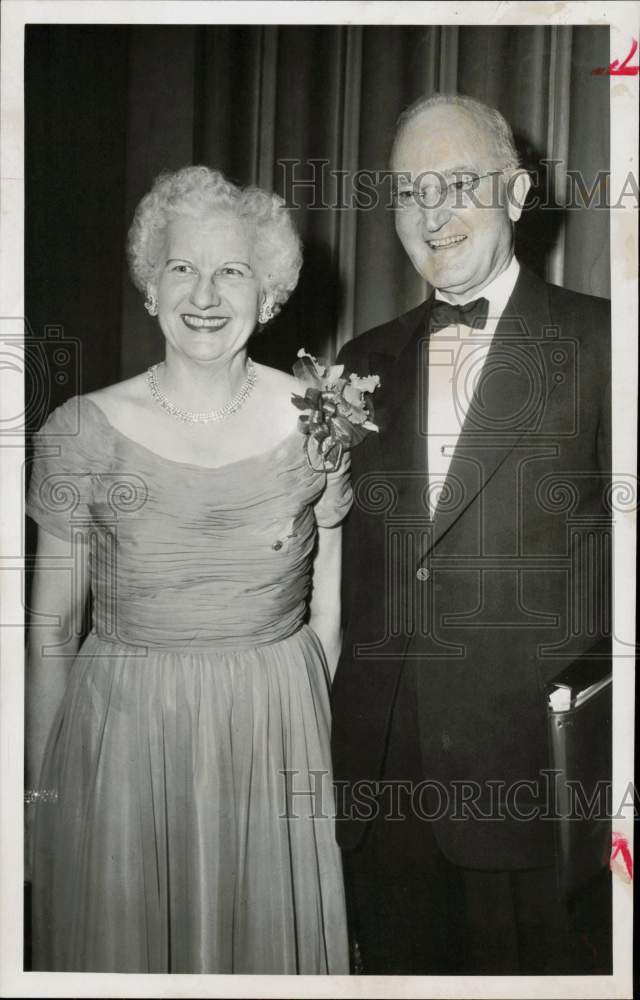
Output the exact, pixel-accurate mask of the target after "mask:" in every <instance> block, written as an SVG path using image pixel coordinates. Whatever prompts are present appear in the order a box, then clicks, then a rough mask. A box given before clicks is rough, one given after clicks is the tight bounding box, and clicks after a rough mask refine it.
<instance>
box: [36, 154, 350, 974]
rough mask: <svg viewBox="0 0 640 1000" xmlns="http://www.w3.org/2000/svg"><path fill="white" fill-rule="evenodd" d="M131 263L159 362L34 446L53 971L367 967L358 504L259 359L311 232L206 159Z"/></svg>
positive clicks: (86, 402) (159, 184) (41, 849)
mask: <svg viewBox="0 0 640 1000" xmlns="http://www.w3.org/2000/svg"><path fill="white" fill-rule="evenodd" d="M129 251H130V264H131V273H132V276H133V280H134V282H135V283H136V285H137V286H138V287H139V288H140V290H141V291H142V292H143V293H144V294H145V295H146V299H145V306H146V308H147V309H148V311H149V312H150V313H151V314H152V315H153V316H157V318H158V323H159V326H160V330H161V331H162V335H163V336H164V339H165V359H164V361H163V362H162V363H161V364H159V365H154V366H153V367H152V368H151V369H150V370H149V371H148V372H147V373H144V374H141V375H138V376H136V377H134V378H132V379H129V380H127V381H125V382H121V383H119V384H117V385H113V386H109V387H108V388H105V389H102V390H100V391H98V392H94V393H90V394H88V395H86V396H81V397H75V398H74V399H71V400H69V401H68V402H67V403H65V404H64V405H63V406H61V407H60V408H59V409H58V410H56V411H55V412H54V413H53V414H52V415H51V417H50V418H49V420H48V421H47V423H46V424H45V426H44V427H43V428H42V430H41V431H40V432H39V434H38V435H37V439H36V459H35V463H34V469H33V475H32V481H31V486H30V492H29V504H28V511H29V514H30V515H31V517H33V518H34V519H35V520H36V521H37V522H38V526H39V535H38V560H37V568H36V574H35V582H34V590H33V599H32V608H33V618H34V621H36V622H37V623H38V627H37V628H35V629H34V630H33V633H32V637H31V655H30V667H29V669H30V674H29V678H28V690H29V708H28V776H29V785H28V792H27V802H28V803H29V805H28V806H27V809H28V810H29V811H31V813H34V814H35V815H34V816H33V876H32V879H33V911H34V924H33V952H34V963H33V966H34V968H35V969H43V970H44V969H47V970H57V971H61V970H67V971H96V972H107V971H113V972H192V973H196V972H197V973H205V972H218V973H222V972H236V973H343V972H347V971H348V965H347V945H346V929H345V913H344V897H343V888H342V877H341V869H340V859H339V854H338V850H337V848H336V846H335V842H334V831H333V819H332V805H333V803H332V798H331V795H332V789H331V781H330V773H329V772H330V765H329V708H328V681H329V678H330V672H331V667H332V666H333V665H334V663H335V660H336V657H337V644H338V612H339V608H338V593H339V585H338V575H339V569H340V565H339V563H340V528H339V526H338V525H339V522H340V520H341V519H342V518H343V516H344V514H345V513H346V511H347V509H348V507H349V504H350V502H351V494H350V488H349V485H348V478H347V473H346V470H345V469H344V467H342V468H341V469H340V470H338V471H337V472H335V473H332V472H329V473H326V472H324V471H322V468H321V467H314V465H313V463H310V462H309V461H308V458H307V453H306V451H305V438H304V436H303V435H302V434H301V433H300V431H299V430H298V429H297V426H296V424H297V417H298V413H297V411H296V409H295V408H294V407H293V406H292V401H291V395H292V390H296V388H297V387H299V384H298V383H297V382H296V380H295V379H293V378H292V377H290V376H288V375H285V374H283V373H282V372H279V371H276V370H273V369H270V368H267V367H264V366H262V365H257V364H254V363H253V362H252V361H251V359H250V358H249V356H248V354H247V345H248V341H249V338H250V337H251V334H252V333H253V332H254V330H255V328H256V325H257V324H264V323H266V322H267V321H268V320H269V319H270V318H271V317H272V316H273V315H274V313H275V312H276V311H277V310H278V309H279V308H280V307H281V306H282V304H283V303H284V302H285V301H286V299H287V297H288V296H289V294H290V293H291V291H292V289H293V288H294V287H295V285H296V282H297V278H298V272H299V268H300V263H301V255H300V244H299V240H298V237H297V236H296V234H295V232H294V229H293V226H292V223H291V220H290V218H289V215H288V213H287V210H286V209H285V207H284V204H283V202H282V201H281V200H280V199H279V198H278V197H277V196H275V195H270V194H266V193H265V192H263V191H260V190H257V189H245V190H240V189H239V188H237V187H235V186H234V185H233V184H231V183H229V182H228V181H227V180H225V178H224V177H223V176H222V175H221V174H219V173H217V172H215V171H212V170H209V169H208V168H206V167H187V168H184V169H182V170H178V171H177V172H175V173H170V174H164V175H161V176H160V177H159V178H158V179H157V180H156V182H155V184H154V186H153V189H152V190H151V192H150V193H149V194H147V195H146V196H145V197H144V198H143V199H142V201H141V203H140V205H139V207H138V209H137V211H136V214H135V218H134V222H133V225H132V227H131V231H130V237H129ZM52 446H54V447H52ZM314 555H315V563H312V560H313V557H314ZM69 567H72V569H73V572H72V573H69V572H68V570H69ZM65 569H67V572H62V571H63V570H65ZM312 569H313V588H312V590H313V594H312V599H311V607H310V612H309V609H308V598H309V591H310V589H311V579H312ZM70 579H71V580H72V582H71V583H70V582H69V580H70ZM89 590H90V592H91V597H92V608H93V610H92V627H91V631H90V634H89V635H88V637H87V638H86V639H85V641H84V642H83V643H82V644H81V645H80V640H79V639H78V638H77V636H78V635H79V633H80V629H79V628H78V622H79V621H81V620H82V615H83V612H84V608H85V605H86V603H87V598H88V595H89ZM307 617H308V621H309V624H305V621H306V620H307ZM310 791H311V792H312V793H313V795H310V794H309V792H310Z"/></svg>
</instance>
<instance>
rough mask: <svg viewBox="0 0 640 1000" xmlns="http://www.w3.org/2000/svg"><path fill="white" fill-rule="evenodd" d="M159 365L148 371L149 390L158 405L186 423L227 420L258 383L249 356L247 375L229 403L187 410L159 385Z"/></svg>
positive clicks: (244, 401) (209, 422)
mask: <svg viewBox="0 0 640 1000" xmlns="http://www.w3.org/2000/svg"><path fill="white" fill-rule="evenodd" d="M159 367H160V366H159V365H151V368H149V370H148V371H147V385H148V386H149V391H150V393H151V395H152V396H153V398H154V400H155V401H156V403H157V404H158V406H161V407H162V409H163V410H164V411H165V413H168V414H169V416H171V417H175V419H176V420H182V422H183V423H185V424H211V423H214V422H215V421H218V420H225V419H226V418H227V417H230V416H231V414H232V413H237V411H238V410H239V409H240V407H241V406H244V404H245V403H246V401H247V400H248V398H249V396H250V395H251V393H252V392H253V387H254V386H255V384H256V379H257V375H258V373H257V372H256V366H255V365H254V363H253V361H252V360H251V358H247V377H246V379H245V380H244V382H243V383H242V385H241V386H240V388H239V390H238V392H237V393H236V394H235V396H233V397H232V398H231V399H230V400H229V402H228V403H225V404H224V406H221V407H220V408H219V409H218V410H203V411H200V412H197V411H195V410H185V409H184V408H183V407H182V406H178V404H177V403H172V402H171V400H170V399H167V397H166V396H165V394H164V393H163V392H162V390H161V388H160V386H159V385H158V368H159Z"/></svg>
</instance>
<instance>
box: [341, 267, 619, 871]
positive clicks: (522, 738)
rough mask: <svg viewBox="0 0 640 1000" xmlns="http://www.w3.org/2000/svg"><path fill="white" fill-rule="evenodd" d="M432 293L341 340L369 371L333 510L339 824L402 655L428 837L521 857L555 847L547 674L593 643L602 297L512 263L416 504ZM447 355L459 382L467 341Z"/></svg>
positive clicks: (590, 655) (360, 810)
mask: <svg viewBox="0 0 640 1000" xmlns="http://www.w3.org/2000/svg"><path fill="white" fill-rule="evenodd" d="M431 302H432V300H431V299H430V300H428V301H427V302H426V303H424V304H423V305H421V306H419V307H418V308H417V309H414V310H412V311H411V312H409V313H407V314H406V315H404V316H401V317H399V318H398V319H395V320H393V321H392V322H390V323H386V324H384V325H383V326H380V327H377V328H376V329H373V330H370V331H369V332H367V333H364V334H363V335H361V336H359V337H357V338H356V339H355V340H353V341H351V342H350V343H349V344H347V345H346V346H345V347H344V348H343V350H342V351H341V353H340V356H339V359H338V360H339V361H340V362H342V363H344V364H345V368H346V370H347V371H353V372H356V373H357V374H359V375H364V374H369V373H373V374H378V375H380V378H381V387H380V389H378V390H376V393H375V397H374V404H375V419H376V423H377V424H378V425H379V428H380V430H379V433H378V434H375V433H371V434H369V435H368V437H367V438H366V439H365V441H364V442H363V443H362V444H361V445H359V446H358V447H357V448H355V449H354V451H353V453H352V475H353V485H354V491H355V503H354V506H353V509H352V511H351V512H350V514H349V517H348V519H347V521H346V523H345V529H344V553H343V567H344V570H343V607H344V644H343V651H342V656H341V659H340V662H339V666H338V670H337V673H336V677H335V681H334V685H333V692H332V703H333V734H332V747H333V758H334V777H335V780H336V782H337V788H338V789H340V794H339V795H338V803H339V804H338V815H339V819H338V824H337V828H338V840H339V842H340V843H341V844H342V846H343V847H344V848H346V849H349V848H354V847H356V846H357V845H358V844H359V843H360V840H361V837H362V836H363V834H364V832H365V829H366V827H367V822H368V821H369V820H370V817H371V814H372V810H371V801H372V795H374V794H375V792H376V791H378V790H379V789H376V788H375V785H372V783H375V782H376V781H377V780H378V779H379V777H380V775H381V772H382V768H383V765H384V758H385V747H386V741H387V737H388V731H389V724H390V720H391V716H392V713H393V710H394V700H395V697H396V692H397V689H398V683H399V680H400V676H401V673H402V671H403V669H409V668H411V669H412V670H413V671H414V672H415V684H416V690H417V702H418V718H419V730H420V745H421V756H422V761H423V766H424V778H425V780H426V781H428V782H431V783H432V784H431V785H430V786H429V788H428V791H427V792H426V793H425V794H426V795H427V799H426V800H425V799H424V798H423V799H422V800H421V803H422V804H421V806H420V808H421V809H422V812H423V814H425V815H426V814H429V815H431V816H433V817H434V818H433V823H434V831H435V834H436V837H437V839H438V842H439V845H440V847H441V849H442V850H443V851H444V853H445V854H446V855H447V856H448V857H449V859H450V860H452V861H453V862H454V863H456V864H459V865H463V866H466V867H475V868H482V869H488V868H499V869H509V868H526V867H534V866H538V865H544V864H548V863H551V862H552V860H553V856H554V836H553V824H552V823H551V822H549V821H548V820H546V819H545V811H546V810H547V808H548V805H549V803H548V798H549V788H550V787H551V786H552V779H551V777H550V776H548V775H545V771H546V770H547V769H548V768H549V765H550V758H549V749H548V739H547V726H546V688H547V686H548V683H549V681H550V679H551V678H553V677H554V676H556V675H558V674H559V673H561V672H564V671H565V670H566V668H567V667H568V666H570V665H573V667H574V673H575V671H577V672H578V674H584V676H587V672H588V670H589V669H590V667H592V666H593V662H594V661H595V660H597V659H600V660H601V659H602V658H603V657H607V656H608V655H609V625H610V589H611V588H610V579H609V554H610V540H611V531H610V527H611V525H610V521H611V517H610V504H609V493H610V490H609V478H610V443H609V438H610V393H609V372H610V313H609V303H608V302H607V301H605V300H601V299H595V298H592V297H588V296H584V295H579V294H577V293H574V292H571V291H567V290H564V289H562V288H558V287H555V286H553V285H548V284H546V283H545V282H543V281H542V280H540V279H539V278H537V277H536V276H534V275H533V274H531V273H529V272H527V271H525V270H522V271H521V273H520V275H519V278H518V281H517V283H516V286H515V288H514V291H513V294H512V296H511V299H510V301H509V303H508V304H507V307H506V309H505V311H504V313H503V316H502V318H501V320H500V323H499V324H498V328H497V330H496V332H495V334H494V337H493V340H492V343H491V348H490V351H489V354H488V356H487V358H486V361H485V363H484V366H483V367H482V369H481V370H482V374H481V376H480V379H479V381H478V382H477V384H475V388H474V392H473V396H472V399H471V403H470V407H469V410H468V413H467V416H466V419H465V421H464V423H463V425H462V432H461V434H460V438H459V441H458V445H457V448H456V450H455V452H454V456H453V459H452V462H451V466H450V469H449V474H448V477H447V480H446V484H445V489H444V492H443V494H442V496H441V499H440V502H439V505H438V507H437V510H436V513H435V516H434V517H433V519H431V518H430V516H429V513H428V507H427V505H426V492H425V491H426V488H427V486H428V479H427V434H428V427H427V426H426V415H427V392H428V379H427V350H428V336H427V331H428V323H429V313H430V309H431ZM454 347H455V345H454ZM462 368H463V369H465V370H463V371H461V372H460V379H459V385H458V391H460V392H463V391H469V389H468V388H467V389H465V386H467V387H468V386H474V363H473V358H472V357H471V359H469V358H467V361H466V362H465V364H464V365H462ZM434 796H435V797H434ZM425 801H427V802H430V803H431V804H430V805H428V806H425V804H424V803H425ZM486 817H491V818H486Z"/></svg>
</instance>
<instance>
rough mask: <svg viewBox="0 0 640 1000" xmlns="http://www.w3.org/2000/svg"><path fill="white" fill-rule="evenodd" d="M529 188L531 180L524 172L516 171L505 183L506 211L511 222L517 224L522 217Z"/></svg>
mask: <svg viewBox="0 0 640 1000" xmlns="http://www.w3.org/2000/svg"><path fill="white" fill-rule="evenodd" d="M530 187H531V178H530V177H529V174H528V173H527V171H526V170H516V171H515V173H513V174H511V176H510V178H509V180H508V181H507V210H508V212H509V218H510V219H511V221H512V222H517V221H518V219H519V218H520V216H521V215H522V209H523V208H524V203H525V201H526V200H527V195H528V194H529V188H530Z"/></svg>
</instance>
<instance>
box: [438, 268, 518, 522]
mask: <svg viewBox="0 0 640 1000" xmlns="http://www.w3.org/2000/svg"><path fill="white" fill-rule="evenodd" d="M519 272H520V265H519V264H518V261H517V260H516V259H515V257H512V258H511V262H510V264H509V266H508V267H506V268H505V270H504V271H502V273H501V274H499V275H498V277H497V278H494V280H493V281H492V282H490V283H489V284H488V285H487V286H486V287H485V288H483V289H482V290H481V291H480V292H479V293H476V294H474V295H472V296H470V299H469V300H468V301H471V300H472V299H477V298H485V299H488V301H489V314H488V318H487V323H486V326H485V327H484V329H483V330H472V329H470V327H468V326H462V325H460V326H446V327H443V329H441V330H437V331H435V332H432V333H431V335H430V337H429V371H428V378H429V395H428V406H427V435H428V437H427V461H428V470H429V505H430V509H431V516H432V517H433V515H434V514H435V510H436V507H437V504H438V498H439V496H440V493H441V492H442V487H443V486H444V482H445V480H446V478H447V473H448V471H449V465H450V464H451V459H452V457H453V453H454V451H455V447H456V445H457V443H458V438H459V436H460V432H461V430H462V425H463V423H464V419H465V417H466V415H467V411H468V409H469V405H470V403H471V399H472V398H473V392H474V390H475V387H476V385H477V383H478V378H479V376H480V373H481V371H482V368H483V365H484V362H485V360H486V357H487V354H488V352H489V348H490V347H491V341H492V339H493V335H494V333H495V330H496V327H497V325H498V322H499V321H500V317H501V316H502V313H503V312H504V308H505V306H506V304H507V302H508V301H509V297H510V295H511V293H512V291H513V289H514V287H515V283H516V281H517V280H518V274H519ZM436 299H440V300H443V301H445V302H451V299H450V298H449V297H448V296H447V295H446V294H445V293H444V292H439V291H436ZM452 304H453V303H452ZM460 304H461V305H463V304H464V303H460Z"/></svg>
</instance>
